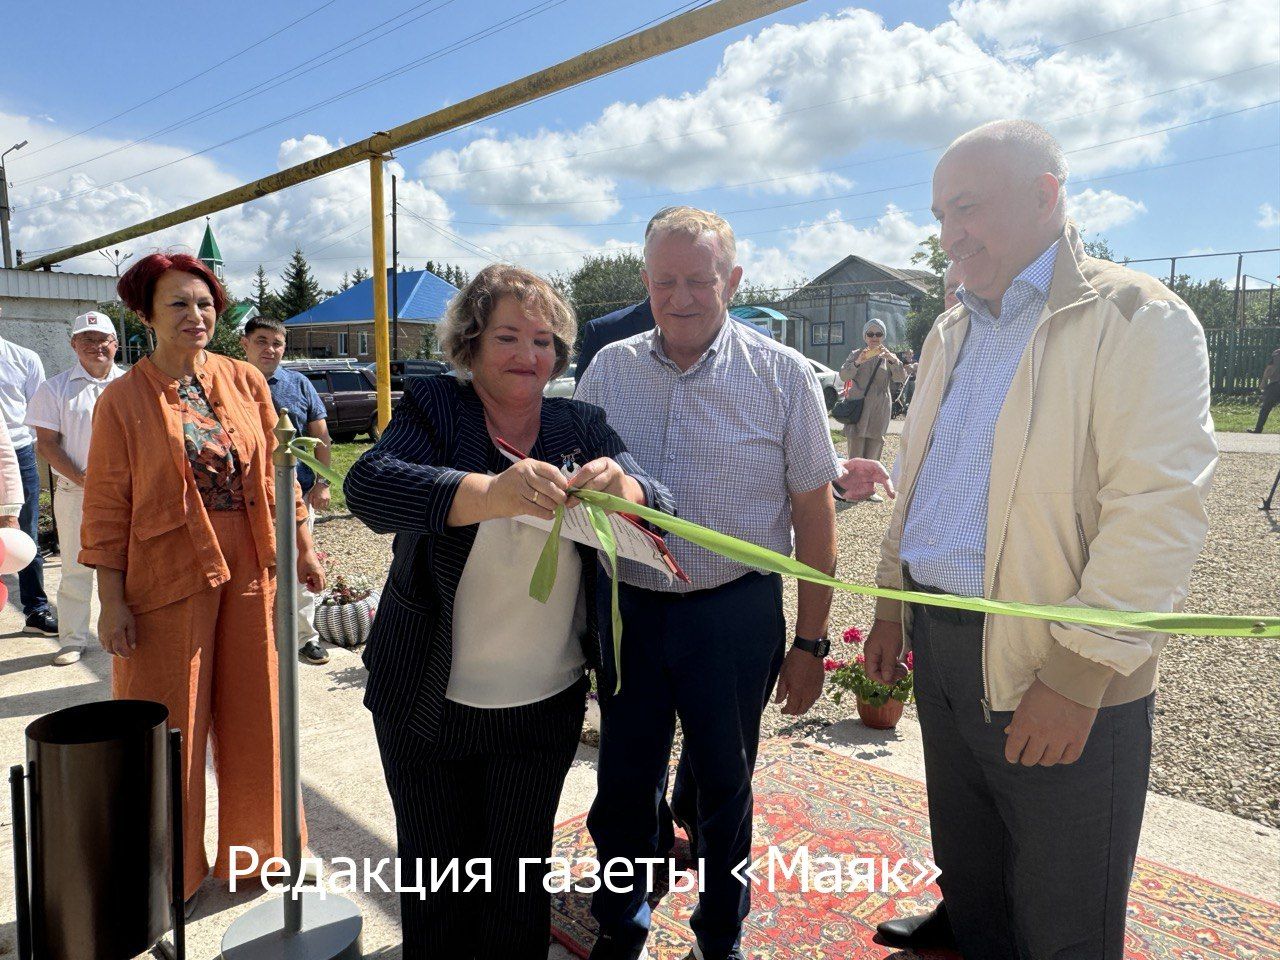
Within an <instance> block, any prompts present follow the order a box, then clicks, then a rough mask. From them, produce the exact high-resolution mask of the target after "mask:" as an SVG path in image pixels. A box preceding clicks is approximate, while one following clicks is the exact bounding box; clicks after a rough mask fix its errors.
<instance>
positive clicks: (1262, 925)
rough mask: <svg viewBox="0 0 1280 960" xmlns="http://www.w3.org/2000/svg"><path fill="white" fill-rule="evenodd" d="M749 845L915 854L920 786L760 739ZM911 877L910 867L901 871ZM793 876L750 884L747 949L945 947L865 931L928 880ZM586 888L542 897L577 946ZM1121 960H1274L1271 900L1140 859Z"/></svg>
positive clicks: (673, 940) (572, 834)
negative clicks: (871, 882) (807, 881)
mask: <svg viewBox="0 0 1280 960" xmlns="http://www.w3.org/2000/svg"><path fill="white" fill-rule="evenodd" d="M755 791H756V825H755V844H756V847H755V849H756V852H757V855H759V854H760V852H761V851H763V850H764V848H765V847H766V846H767V845H768V844H773V845H775V846H777V847H779V848H781V850H782V851H783V852H784V853H785V854H787V855H790V854H791V853H792V852H794V851H795V849H796V848H798V847H800V846H802V845H804V846H807V847H808V848H809V853H810V855H811V856H813V857H817V856H835V857H842V858H845V859H851V858H854V857H886V858H888V860H889V861H890V862H893V861H896V860H898V859H899V858H901V859H903V860H908V861H909V860H913V859H915V860H920V861H923V860H926V859H927V858H928V857H929V853H930V848H929V840H928V832H929V817H928V812H927V808H926V804H925V792H924V787H923V785H921V784H919V783H917V782H916V781H914V780H910V779H907V778H905V777H900V776H897V775H895V774H892V773H888V772H886V771H884V770H882V769H880V768H878V767H874V766H872V765H870V764H866V763H862V762H861V761H858V760H854V759H851V758H849V757H845V756H843V755H841V754H838V753H835V752H833V751H831V750H827V749H825V748H823V747H818V746H815V745H812V744H805V743H796V742H788V741H778V740H773V741H767V742H766V744H765V746H764V748H763V749H762V751H761V755H760V761H759V764H758V765H757V769H756V777H755ZM556 853H557V854H558V855H560V856H565V857H573V856H583V855H589V854H593V853H594V848H593V847H592V844H591V837H590V835H589V834H588V833H587V827H586V820H585V817H576V818H574V819H573V820H570V821H568V822H567V823H565V824H562V825H561V826H560V828H559V829H558V830H557V832H556ZM904 876H905V877H906V878H907V879H910V877H911V876H912V874H911V873H909V872H907V871H905V870H904ZM799 886H800V885H799V879H798V878H793V879H792V880H790V881H782V882H781V883H780V884H779V885H778V886H777V888H776V889H775V891H774V892H769V891H768V890H767V889H766V888H765V887H763V886H756V887H755V888H754V890H753V893H752V909H751V916H750V917H749V918H748V920H747V927H746V932H745V934H744V937H743V945H744V948H745V952H746V954H747V956H749V957H752V958H756V960H802V958H803V960H852V958H858V957H866V958H876V960H878V958H884V957H889V958H892V960H908V958H915V957H917V956H919V957H921V958H928V960H941V958H944V957H952V956H954V955H952V954H945V953H932V954H928V953H922V954H915V953H911V952H904V951H897V952H895V951H892V950H890V949H889V948H886V947H882V946H880V945H878V944H876V943H874V942H873V940H872V936H873V935H874V933H875V926H876V924H877V923H879V922H880V921H881V920H885V919H888V918H890V917H892V916H896V915H901V914H906V913H914V912H918V911H922V910H925V909H928V908H929V907H930V906H931V905H932V903H933V901H934V900H935V899H936V898H937V897H938V896H939V892H938V889H937V887H936V886H930V887H929V888H928V889H927V890H924V891H917V890H915V889H913V890H912V892H911V893H910V894H884V893H880V892H866V891H858V892H841V893H834V894H824V893H817V892H814V891H812V890H811V891H810V892H808V893H802V892H801V891H800V889H799ZM694 904H695V900H694V897H693V896H692V895H690V894H681V893H669V894H667V895H666V896H665V897H663V898H662V901H661V904H660V905H659V906H658V907H657V909H656V910H655V913H654V922H653V933H652V934H651V936H650V938H649V950H650V954H651V956H652V958H653V960H683V958H684V957H685V955H686V954H687V953H688V951H689V949H690V946H691V944H692V934H691V933H690V932H689V916H690V914H691V913H692V912H693V907H694ZM589 907H590V897H589V895H586V894H577V893H568V894H563V895H556V896H553V904H552V912H553V920H552V930H553V933H554V935H555V937H556V938H557V939H558V940H560V941H561V942H562V943H564V944H565V945H566V946H567V947H568V948H569V949H570V950H571V951H573V952H574V953H576V954H578V955H579V956H586V954H587V953H588V952H589V950H590V947H591V944H592V943H593V942H594V940H595V924H594V921H593V920H592V919H591V915H590V912H589ZM1125 960H1280V905H1277V904H1274V903H1267V902H1265V901H1262V900H1257V899H1255V898H1253V897H1249V896H1246V895H1244V894H1241V893H1237V892H1235V891H1233V890H1229V889H1227V888H1225V887H1220V886H1218V885H1216V884H1213V883H1210V882H1208V881H1206V880H1203V879H1201V878H1199V877H1195V876H1191V875H1190V874H1186V873H1182V872H1180V871H1177V870H1173V869H1170V868H1168V867H1164V866H1161V865H1159V864H1155V863H1151V862H1149V861H1145V860H1139V861H1138V865H1137V870H1136V873H1135V876H1134V883H1133V888H1132V890H1131V892H1130V903H1129V925H1128V932H1127V935H1126V949H1125Z"/></svg>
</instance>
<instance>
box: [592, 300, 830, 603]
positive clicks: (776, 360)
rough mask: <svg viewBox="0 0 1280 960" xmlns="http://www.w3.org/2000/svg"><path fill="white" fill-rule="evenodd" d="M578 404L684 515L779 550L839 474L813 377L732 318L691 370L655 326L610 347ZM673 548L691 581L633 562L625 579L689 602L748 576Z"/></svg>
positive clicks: (701, 554)
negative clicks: (809, 496)
mask: <svg viewBox="0 0 1280 960" xmlns="http://www.w3.org/2000/svg"><path fill="white" fill-rule="evenodd" d="M576 396H577V398H578V399H579V400H585V401H586V402H587V403H593V404H595V405H596V406H598V407H602V408H603V409H604V411H605V414H606V415H607V416H608V418H609V426H611V427H613V429H614V430H616V431H617V432H618V435H619V436H620V437H622V441H623V442H624V443H625V444H626V445H627V450H628V451H629V452H630V453H631V455H632V456H633V457H635V458H636V460H637V461H638V462H639V463H640V465H641V466H642V467H643V468H644V470H645V472H646V473H648V474H649V476H651V477H653V479H655V480H657V481H659V482H660V483H662V484H664V485H665V486H666V487H667V489H668V490H670V491H671V495H672V496H673V497H674V498H675V503H676V508H677V510H678V511H679V513H680V516H682V517H683V518H684V519H686V520H692V521H693V522H694V523H701V524H703V525H705V526H708V527H711V528H712V529H713V530H718V531H720V532H721V533H727V534H729V535H730V536H733V537H739V538H740V539H743V540H748V541H750V542H751V543H756V544H759V545H760V546H762V547H767V548H769V549H770V550H775V551H777V552H778V553H783V554H790V553H791V550H792V546H793V541H792V529H791V500H790V495H791V494H793V493H807V492H809V491H811V490H816V489H817V488H818V487H821V486H822V485H823V484H825V483H829V482H831V481H832V480H834V479H835V478H836V477H837V476H838V475H839V473H840V462H839V460H838V459H837V457H836V452H835V448H834V447H832V445H831V433H830V431H829V430H828V428H827V408H826V404H825V403H824V402H823V399H822V388H821V387H820V386H819V385H818V379H817V377H816V376H815V375H814V373H813V368H812V367H811V366H810V365H809V363H808V361H807V360H805V358H804V357H802V356H801V355H800V354H799V353H797V352H796V351H795V350H792V349H791V348H790V347H786V346H783V345H782V344H780V343H776V342H774V341H773V340H770V339H769V338H767V337H765V336H763V335H761V334H759V333H757V332H756V331H754V330H752V329H751V328H749V327H748V326H746V324H742V323H737V322H736V321H733V320H726V321H725V323H724V324H723V326H722V327H721V328H720V332H719V334H718V335H717V336H716V338H715V340H713V341H712V343H711V346H710V347H709V348H708V349H707V352H706V353H705V354H703V356H702V358H701V359H700V360H698V362H697V363H695V364H694V365H693V366H691V367H690V368H689V369H688V370H684V371H682V370H681V369H680V368H679V367H678V366H677V365H676V364H675V363H673V362H672V361H671V360H670V359H669V358H668V357H667V354H666V352H665V351H664V350H663V348H662V336H661V334H660V332H659V331H658V330H656V329H654V330H650V331H648V332H646V333H640V334H637V335H636V336H634V337H630V338H628V339H626V340H620V341H618V342H617V343H613V344H610V345H609V346H607V347H605V348H603V349H602V350H601V351H600V352H599V353H597V354H596V356H595V359H594V360H592V361H591V366H590V367H588V368H587V371H586V374H585V375H584V376H583V378H582V382H581V383H580V384H579V385H578V392H577V394H576ZM667 543H668V546H669V547H670V548H671V553H672V554H673V555H674V556H675V558H676V561H677V562H678V563H679V564H680V566H681V567H682V568H683V569H684V571H685V573H687V574H688V575H689V578H690V580H691V581H692V582H691V583H688V584H685V583H681V582H680V581H675V582H674V583H671V584H668V583H667V582H666V580H665V579H664V578H663V577H662V575H661V574H659V573H657V572H656V571H654V570H651V569H649V568H648V567H646V566H643V565H641V564H639V563H635V562H633V561H629V560H622V561H620V564H621V567H620V571H619V573H620V579H621V580H622V582H624V583H628V584H631V585H632V586H637V587H644V588H646V589H649V590H659V591H662V592H665V593H687V592H689V591H691V590H706V589H709V588H711V587H718V586H720V585H721V584H724V583H728V582H729V581H730V580H734V579H736V578H738V577H740V576H742V575H743V574H745V573H747V572H748V571H749V570H750V568H749V567H745V566H743V565H742V564H740V563H737V562H735V561H733V560H728V559H726V558H725V557H722V556H720V555H718V554H715V553H712V552H711V551H709V550H704V549H703V548H702V547H696V546H694V545H693V544H691V543H689V542H688V541H687V540H682V539H681V538H679V537H671V538H669V539H668V541H667Z"/></svg>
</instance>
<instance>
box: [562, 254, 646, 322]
mask: <svg viewBox="0 0 1280 960" xmlns="http://www.w3.org/2000/svg"><path fill="white" fill-rule="evenodd" d="M643 268H644V259H643V258H642V257H640V256H639V255H638V254H635V253H632V252H630V251H626V252H623V253H617V254H612V255H605V254H597V255H596V256H591V257H587V258H586V259H585V260H583V261H582V265H581V266H580V267H578V269H577V270H574V271H573V272H572V273H571V274H569V276H568V277H557V278H553V282H554V281H559V283H558V287H559V289H561V291H562V292H566V291H567V293H568V297H569V302H570V303H572V304H573V308H574V310H576V311H577V313H578V323H579V325H582V324H585V323H586V322H587V321H588V320H594V319H595V318H596V317H602V316H604V315H605V314H606V313H612V312H613V311H614V310H620V309H621V308H622V307H625V306H627V305H628V304H632V303H638V302H640V301H641V300H643V299H644V298H645V297H647V296H648V295H649V293H648V291H647V290H645V288H644V281H643V280H641V279H640V271H641V270H642V269H643Z"/></svg>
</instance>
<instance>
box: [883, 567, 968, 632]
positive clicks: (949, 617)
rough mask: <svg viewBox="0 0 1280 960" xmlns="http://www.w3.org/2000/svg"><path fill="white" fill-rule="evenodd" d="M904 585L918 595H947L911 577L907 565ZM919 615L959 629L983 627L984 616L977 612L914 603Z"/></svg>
mask: <svg viewBox="0 0 1280 960" xmlns="http://www.w3.org/2000/svg"><path fill="white" fill-rule="evenodd" d="M902 584H903V586H904V587H905V588H906V589H908V590H912V591H914V592H916V593H946V592H947V591H946V590H939V589H938V588H937V587H930V586H928V585H927V584H923V583H918V582H917V581H916V579H915V578H914V577H912V576H911V568H910V567H908V566H907V565H906V564H905V563H904V564H903V565H902ZM911 606H912V607H913V608H914V609H915V612H916V614H917V615H923V616H926V617H928V618H929V619H930V620H936V621H939V622H940V623H950V624H953V625H954V626H957V627H981V626H982V621H983V618H984V615H983V614H981V613H978V611H976V610H958V609H956V608H955V607H938V606H934V605H933V604H924V603H913V604H912V605H911Z"/></svg>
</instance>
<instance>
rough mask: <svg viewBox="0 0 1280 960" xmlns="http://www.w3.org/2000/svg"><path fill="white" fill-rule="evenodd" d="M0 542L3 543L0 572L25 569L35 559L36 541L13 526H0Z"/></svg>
mask: <svg viewBox="0 0 1280 960" xmlns="http://www.w3.org/2000/svg"><path fill="white" fill-rule="evenodd" d="M0 543H3V544H4V560H0V573H17V572H18V571H19V570H25V569H26V567H27V564H29V563H30V562H31V561H32V560H34V559H35V556H36V542H35V541H34V540H32V539H31V538H30V537H29V536H27V535H26V534H25V533H24V532H23V531H21V530H17V529H15V528H14V527H0Z"/></svg>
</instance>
